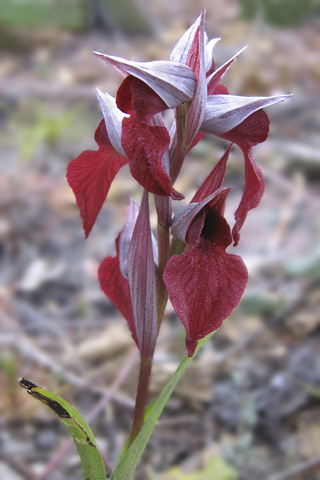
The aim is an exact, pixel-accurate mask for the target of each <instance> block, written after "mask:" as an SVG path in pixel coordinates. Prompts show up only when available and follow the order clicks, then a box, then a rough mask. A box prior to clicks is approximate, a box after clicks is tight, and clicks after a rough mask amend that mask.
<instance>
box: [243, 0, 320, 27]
mask: <svg viewBox="0 0 320 480" xmlns="http://www.w3.org/2000/svg"><path fill="white" fill-rule="evenodd" d="M239 2H240V4H241V7H242V13H243V16H244V17H245V18H247V19H248V20H253V19H254V18H255V17H257V16H262V18H263V20H264V21H265V22H267V23H269V24H270V25H274V26H278V27H285V26H294V25H299V24H300V23H301V22H303V20H305V19H306V18H307V17H310V16H314V15H320V0H304V1H303V2H302V1H301V0H239Z"/></svg>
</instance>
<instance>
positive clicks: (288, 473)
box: [270, 457, 320, 480]
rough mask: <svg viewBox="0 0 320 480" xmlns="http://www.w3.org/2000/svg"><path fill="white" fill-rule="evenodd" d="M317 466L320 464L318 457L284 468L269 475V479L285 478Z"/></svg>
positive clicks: (281, 479)
mask: <svg viewBox="0 0 320 480" xmlns="http://www.w3.org/2000/svg"><path fill="white" fill-rule="evenodd" d="M318 466H320V457H317V458H314V459H313V460H309V461H308V462H304V463H299V464H298V465H296V466H295V467H293V468H291V469H290V470H286V471H285V472H282V473H276V474H275V475H272V476H271V477H270V480H287V479H288V478H291V477H293V476H295V475H299V474H300V473H303V472H306V471H308V470H311V469H312V468H314V467H318Z"/></svg>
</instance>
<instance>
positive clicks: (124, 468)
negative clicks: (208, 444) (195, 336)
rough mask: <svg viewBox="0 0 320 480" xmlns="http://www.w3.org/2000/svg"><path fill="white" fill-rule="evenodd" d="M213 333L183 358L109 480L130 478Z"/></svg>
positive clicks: (127, 479) (128, 479) (126, 479)
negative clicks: (159, 423)
mask: <svg viewBox="0 0 320 480" xmlns="http://www.w3.org/2000/svg"><path fill="white" fill-rule="evenodd" d="M213 333H214V332H212V333H210V334H209V335H207V336H206V337H205V338H203V339H201V340H199V342H198V346H197V348H196V351H195V353H194V355H193V357H190V358H189V357H185V358H184V360H183V361H182V362H181V363H180V365H179V367H178V369H177V370H176V372H175V374H174V375H173V377H172V378H171V380H170V381H169V383H168V384H167V385H166V387H165V388H164V389H163V390H162V392H161V394H160V395H159V397H158V398H157V399H156V400H155V401H154V402H153V405H152V408H151V409H150V411H149V410H148V416H147V418H146V421H145V423H144V425H143V427H142V429H141V431H140V433H139V435H138V436H137V438H136V439H135V441H134V442H133V444H132V445H131V447H130V448H129V449H128V451H127V453H126V454H125V455H124V456H123V457H122V458H121V459H120V461H119V463H118V465H117V466H116V468H115V470H114V471H113V474H112V476H111V480H130V479H131V478H132V475H133V473H134V472H135V470H136V468H137V465H138V463H139V461H140V458H141V456H142V454H143V452H144V450H145V448H146V446H147V444H148V442H149V439H150V437H151V435H152V432H153V430H154V428H155V426H156V423H157V421H158V420H159V417H160V415H161V413H162V412H163V409H164V407H165V406H166V404H167V402H168V400H169V398H170V396H171V394H172V392H173V391H174V389H175V388H176V386H177V384H178V383H179V381H180V379H181V377H182V375H183V373H184V372H185V371H186V369H187V368H188V366H189V365H190V363H191V361H192V359H193V358H195V356H196V355H197V353H198V352H199V351H200V350H201V349H202V348H203V346H204V345H205V343H206V342H207V341H208V340H209V339H210V338H211V337H212V335H213Z"/></svg>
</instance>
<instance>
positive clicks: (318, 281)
mask: <svg viewBox="0 0 320 480" xmlns="http://www.w3.org/2000/svg"><path fill="white" fill-rule="evenodd" d="M319 285H320V278H314V279H312V280H309V281H308V282H306V284H305V285H304V288H303V290H302V292H301V294H300V295H299V297H298V298H297V299H296V300H295V301H294V302H293V303H291V304H290V305H288V307H286V308H285V309H284V310H282V311H281V312H279V313H278V314H276V315H274V316H273V317H271V318H270V320H269V321H268V322H267V323H266V325H263V327H261V328H258V329H257V330H256V331H255V332H253V334H252V335H249V336H248V337H246V338H245V339H244V340H243V341H242V342H239V343H237V344H236V345H234V346H233V347H231V348H228V349H227V351H226V352H223V353H222V354H221V355H219V356H217V357H216V358H215V359H213V362H212V363H213V364H214V365H219V364H220V363H223V362H224V361H225V360H227V359H228V358H229V357H231V356H232V355H234V354H235V353H238V352H241V351H242V350H245V349H247V348H248V347H249V346H250V345H251V344H252V343H254V342H255V340H256V339H257V338H258V337H260V336H261V335H262V334H263V333H265V332H266V331H268V330H269V328H272V327H275V326H277V325H279V324H280V323H281V322H283V321H284V320H285V319H286V318H287V317H288V316H289V315H291V314H292V313H294V311H295V310H296V309H297V308H299V307H301V306H302V305H303V304H304V303H305V301H306V299H307V296H308V294H309V293H311V292H312V291H313V290H314V289H316V288H317V287H318V286H319Z"/></svg>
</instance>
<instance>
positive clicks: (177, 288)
mask: <svg viewBox="0 0 320 480" xmlns="http://www.w3.org/2000/svg"><path fill="white" fill-rule="evenodd" d="M204 21H205V13H204V12H202V13H201V15H200V16H199V18H198V19H197V20H196V21H195V23H194V24H193V25H192V26H191V27H190V28H189V29H188V30H187V31H186V32H185V34H184V35H183V36H182V37H181V38H180V40H179V41H178V43H177V44H176V46H175V47H174V49H173V50H172V53H171V56H170V60H169V61H152V62H136V61H131V60H125V59H123V58H119V57H114V56H110V55H105V54H102V53H97V52H95V54H96V55H97V57H99V58H100V59H101V60H102V61H104V62H105V63H107V64H108V65H110V66H112V67H113V68H115V69H116V70H117V71H118V72H119V73H120V74H121V75H122V76H123V77H124V79H123V81H122V83H121V85H120V87H119V89H118V92H117V96H116V98H113V97H112V96H110V95H109V94H108V93H104V92H101V91H100V90H97V96H98V101H99V103H100V107H101V110H102V114H103V120H102V121H101V122H100V124H99V126H98V128H97V130H96V133H95V140H96V142H97V145H98V150H96V151H92V150H87V151H85V152H83V153H81V154H80V155H79V156H78V157H77V158H75V159H74V160H72V161H71V163H70V164H69V166H68V171H67V179H68V182H69V184H70V186H71V188H72V189H73V191H74V194H75V197H76V201H77V204H78V206H79V209H80V214H81V217H82V220H83V228H84V231H85V236H86V237H87V236H88V235H89V233H90V231H91V229H92V227H93V225H94V223H95V221H96V218H97V215H98V214H99V212H100V210H101V208H102V205H103V203H104V201H105V199H106V197H107V194H108V191H109V188H110V185H111V183H112V181H113V179H114V178H115V176H116V174H117V172H118V171H119V169H120V168H121V167H122V166H123V165H125V164H128V165H129V168H130V172H131V175H132V176H133V177H134V178H135V179H136V181H137V182H138V183H139V184H140V185H141V187H142V190H143V191H142V199H141V204H140V205H139V204H138V203H136V202H135V201H133V200H132V201H131V203H130V206H129V209H128V214H127V217H126V220H125V223H124V226H123V228H122V230H121V232H120V233H119V235H118V237H117V239H116V252H117V254H116V257H107V258H105V259H104V260H103V262H102V263H101V265H100V268H99V272H98V276H99V281H100V285H101V289H102V290H103V292H104V293H105V294H106V295H107V297H109V299H111V300H112V302H113V303H114V304H115V306H116V307H117V308H118V309H119V311H120V312H121V313H122V315H123V316H124V317H125V319H126V320H127V323H128V326H129V328H130V330H131V333H132V337H133V339H134V341H135V343H136V345H137V347H138V349H139V351H140V357H141V368H140V377H139V383H138V392H137V401H136V409H135V413H134V420H133V427H132V432H131V442H132V441H133V440H134V438H135V437H136V436H137V434H138V432H139V431H140V429H141V427H142V425H143V422H144V414H145V408H146V403H147V392H148V383H149V377H150V371H151V365H152V358H153V354H154V349H155V345H156V340H157V337H158V333H159V328H160V325H161V322H162V318H163V315H164V311H165V306H166V303H167V300H168V297H169V298H170V301H171V303H172V305H173V308H174V310H175V311H176V313H177V315H178V317H179V318H180V320H181V322H182V323H183V325H184V327H185V329H186V347H187V352H188V356H189V357H192V355H193V354H194V351H195V348H196V346H197V342H198V341H199V339H201V338H203V337H205V336H207V335H208V334H209V333H211V332H213V331H214V330H216V329H217V328H219V327H220V326H221V324H222V322H223V320H225V319H226V318H227V317H228V316H229V315H230V313H231V312H232V311H233V309H234V308H235V307H236V306H237V305H238V303H239V301H240V299H241V297H242V294H243V292H244V289H245V287H246V284H247V278H248V274H247V269H246V267H245V265H244V263H243V261H242V259H241V258H240V257H239V256H237V255H233V254H231V253H227V252H226V248H227V247H228V246H229V245H230V244H231V243H232V242H233V244H234V246H236V245H237V244H238V242H239V239H240V230H241V227H242V225H243V223H244V221H245V218H246V216H247V214H248V212H249V210H251V209H253V208H255V207H256V206H257V205H258V204H259V202H260V200H261V197H262V194H263V191H264V180H263V175H262V172H261V169H260V167H259V166H258V165H257V164H256V163H255V161H254V158H253V155H252V147H253V146H254V145H256V144H258V143H261V142H263V141H264V140H266V138H267V136H268V131H269V119H268V117H267V115H266V113H265V112H264V111H263V110H262V108H264V107H267V106H269V105H272V104H274V103H278V102H282V101H283V100H285V98H286V96H271V97H245V96H236V95H230V94H229V92H228V90H227V89H226V87H224V86H223V85H222V84H221V83H220V82H221V79H222V77H223V75H224V74H225V73H226V72H227V70H228V69H229V67H230V66H231V64H232V63H233V61H234V60H235V59H236V57H237V55H238V54H236V55H235V56H234V57H232V58H231V59H230V60H229V61H227V62H226V63H225V64H224V65H222V66H221V67H219V68H216V66H215V63H214V60H213V58H212V51H213V47H214V46H215V44H216V43H217V41H218V39H213V40H211V41H208V39H207V35H206V32H205V29H204ZM241 51H242V50H241ZM241 51H240V52H241ZM240 52H239V53H240ZM168 109H172V110H174V121H173V123H172V125H170V126H168V125H166V123H165V120H166V119H167V118H168V117H167V116H166V117H165V118H164V116H163V112H165V111H166V110H168ZM205 134H211V135H215V136H217V137H220V138H223V139H225V140H227V141H228V142H230V145H229V146H228V148H227V149H226V151H225V153H224V154H223V156H222V158H221V159H220V160H219V161H218V162H217V163H216V164H215V165H214V166H213V169H212V171H211V172H210V173H209V175H208V177H207V178H206V180H205V181H204V182H203V184H202V185H201V186H200V187H199V189H198V190H197V192H196V193H195V195H194V197H193V199H192V201H191V203H190V204H189V205H187V206H183V207H182V208H180V210H178V213H177V214H176V215H175V216H174V217H173V218H172V201H177V202H178V201H180V200H182V199H183V198H184V196H183V194H182V193H180V192H178V191H176V190H175V188H174V184H175V181H176V179H177V177H178V175H179V173H180V170H181V167H182V164H183V162H184V159H185V157H186V155H187V153H188V152H189V151H190V150H191V149H192V148H193V147H194V146H195V145H196V144H197V143H198V142H199V141H200V140H201V139H202V138H203V136H204V135H205ZM233 144H236V145H238V147H240V149H241V150H242V152H243V157H244V177H245V185H244V190H243V195H242V198H241V201H240V204H239V206H238V208H237V210H236V212H235V223H234V225H233V228H232V230H231V229H230V226H229V224H228V223H227V221H226V219H225V218H224V210H225V204H226V201H227V197H228V194H229V191H230V188H223V187H222V184H223V180H224V176H225V172H226V168H227V161H228V157H229V153H230V149H231V146H232V145H233ZM150 193H151V194H153V195H154V201H155V205H156V210H157V216H158V230H157V240H156V239H155V237H154V235H153V233H152V231H151V228H150V220H149V204H148V200H149V199H148V197H149V194H150Z"/></svg>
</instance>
